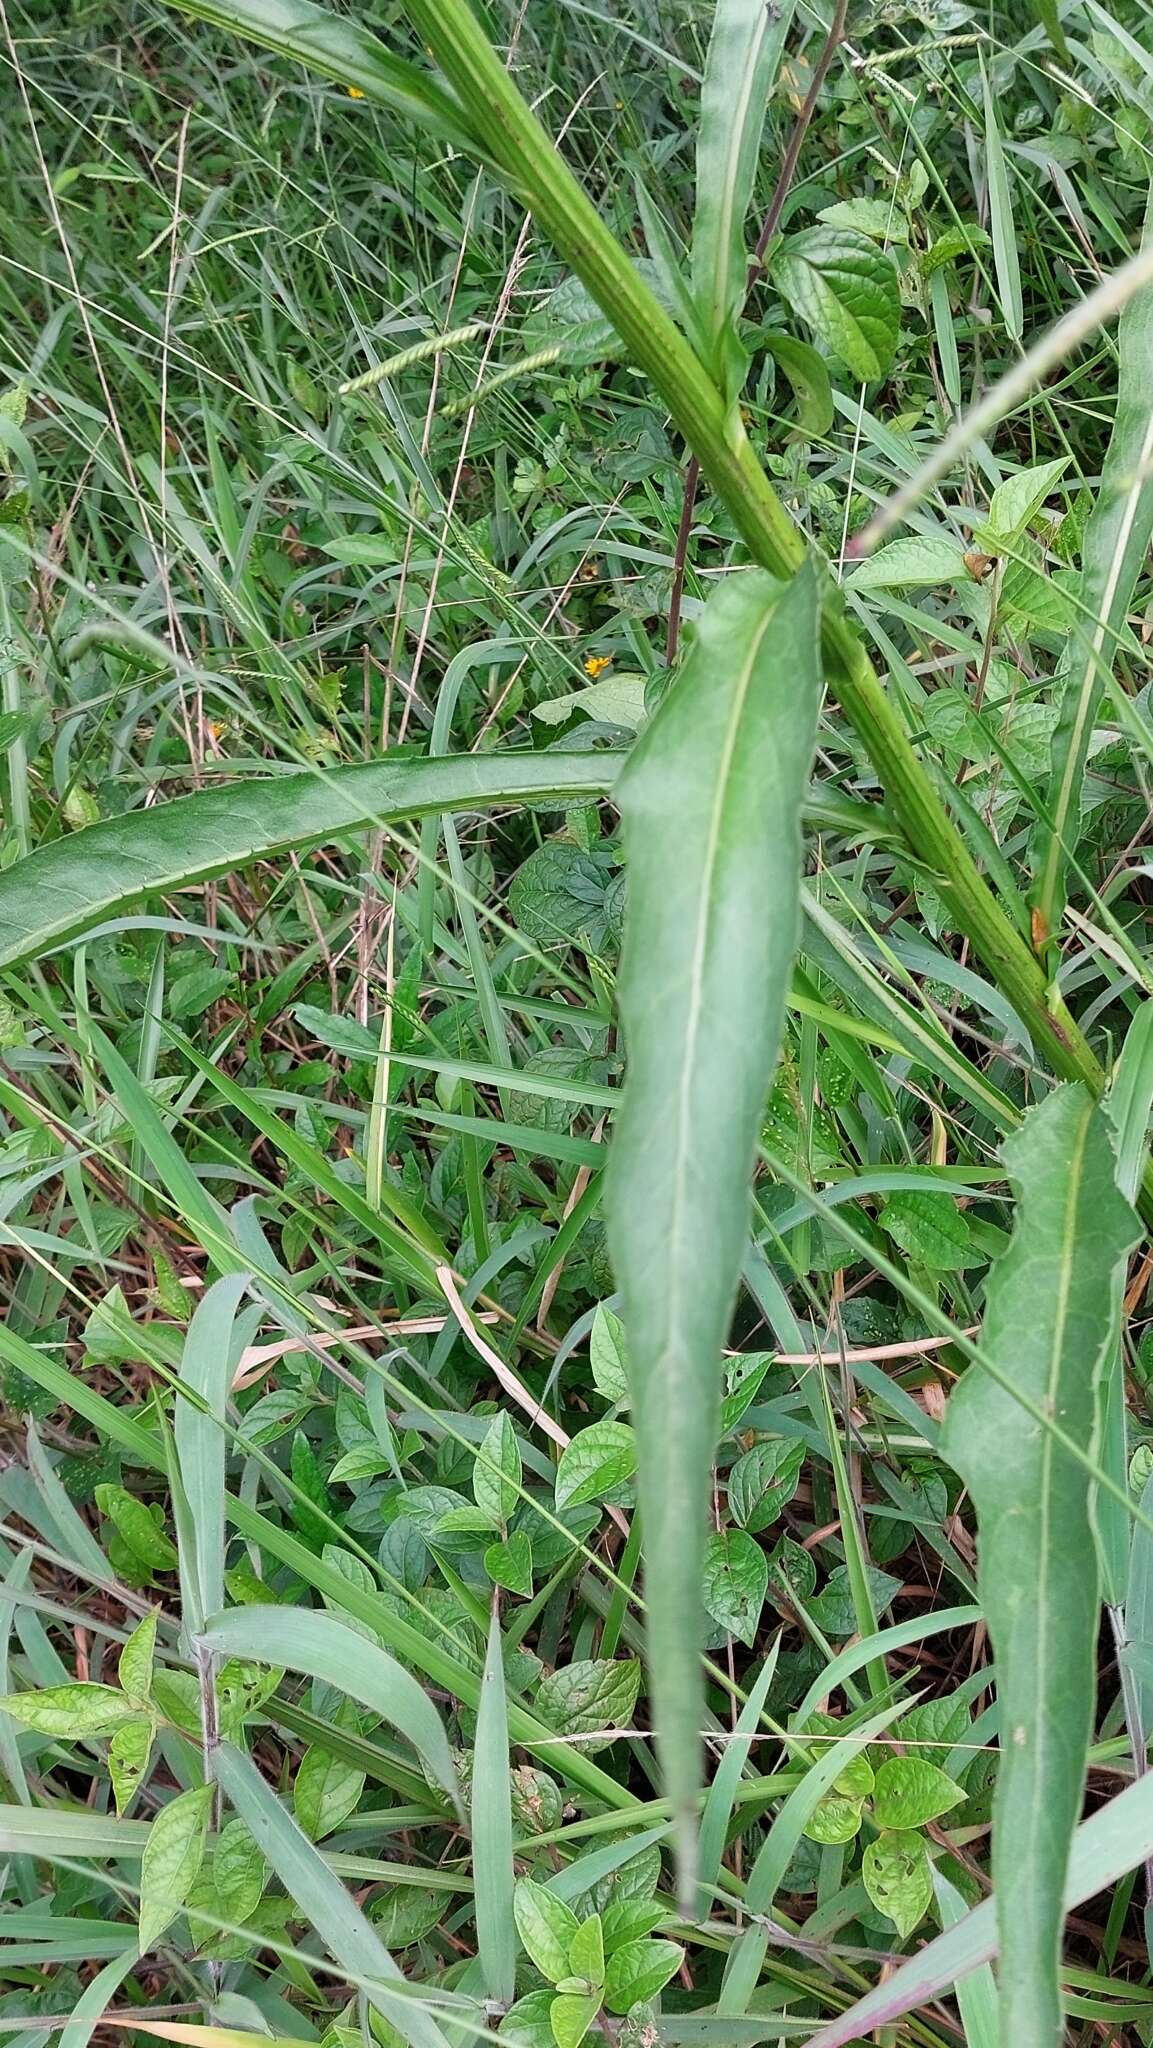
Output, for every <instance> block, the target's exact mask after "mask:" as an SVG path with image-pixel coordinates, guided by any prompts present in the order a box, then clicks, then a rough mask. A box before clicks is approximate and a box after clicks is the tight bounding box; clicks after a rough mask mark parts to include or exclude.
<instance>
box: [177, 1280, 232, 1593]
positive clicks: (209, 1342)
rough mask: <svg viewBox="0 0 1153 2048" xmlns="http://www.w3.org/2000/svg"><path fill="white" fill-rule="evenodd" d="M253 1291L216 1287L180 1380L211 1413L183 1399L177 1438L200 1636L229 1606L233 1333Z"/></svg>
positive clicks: (186, 1574)
mask: <svg viewBox="0 0 1153 2048" xmlns="http://www.w3.org/2000/svg"><path fill="white" fill-rule="evenodd" d="M247 1286H248V1275H247V1274H246V1273H227V1274H225V1275H224V1277H223V1278H222V1279H220V1280H217V1281H214V1282H213V1284H212V1286H211V1287H209V1288H208V1289H207V1291H206V1292H205V1294H204V1296H203V1298H202V1299H201V1301H200V1302H199V1303H198V1304H197V1308H196V1313H195V1315H194V1316H193V1318H192V1321H191V1322H190V1324H189V1326H188V1336H187V1337H186V1339H185V1343H184V1356H183V1358H182V1360H181V1363H180V1377H181V1381H182V1383H183V1384H184V1385H186V1386H188V1387H190V1388H191V1390H192V1392H193V1393H194V1394H199V1395H200V1397H201V1399H202V1400H203V1402H204V1404H205V1406H204V1408H200V1407H196V1406H194V1404H193V1403H192V1402H191V1401H188V1400H184V1399H182V1398H181V1397H180V1395H179V1394H178V1395H177V1398H176V1413H175V1415H174V1417H173V1436H174V1437H175V1441H176V1455H177V1459H178V1461H179V1469H180V1475H181V1479H182V1481H183V1486H184V1492H185V1495H186V1497H187V1500H188V1506H189V1509H190V1510H191V1515H190V1525H191V1528H192V1530H193V1532H194V1539H193V1540H194V1555H193V1556H191V1557H185V1555H184V1552H183V1548H182V1549H181V1557H180V1576H181V1582H182V1604H183V1611H184V1620H185V1626H186V1627H187V1628H188V1629H189V1630H190V1631H195V1630H196V1629H197V1628H200V1627H202V1626H203V1624H204V1620H205V1618H206V1616H207V1615H209V1614H216V1613H218V1612H219V1610H220V1609H221V1608H222V1607H223V1605H224V1548H225V1537H224V1520H225V1518H224V1467H225V1458H226V1454H227V1441H226V1438H225V1433H224V1420H225V1411H226V1407H227V1402H228V1393H229V1389H230V1387H231V1385H232V1371H233V1346H232V1327H233V1324H234V1323H235V1321H236V1311H237V1309H238V1308H239V1306H240V1302H241V1299H242V1297H243V1295H244V1292H245V1289H246V1288H247Z"/></svg>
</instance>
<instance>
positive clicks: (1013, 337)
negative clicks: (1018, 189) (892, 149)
mask: <svg viewBox="0 0 1153 2048" xmlns="http://www.w3.org/2000/svg"><path fill="white" fill-rule="evenodd" d="M981 85H982V87H983V89H984V95H985V164H986V168H987V171H988V177H989V226H990V228H991V229H992V234H993V268H994V270H995V271H996V274H997V291H998V294H999V296H1000V300H1001V313H1002V316H1003V318H1004V321H1005V331H1006V333H1007V334H1008V336H1009V339H1010V341H1020V339H1021V336H1022V335H1023V334H1024V332H1025V307H1024V301H1023V299H1022V297H1021V265H1020V262H1019V260H1018V256H1017V233H1016V229H1015V227H1014V225H1013V194H1012V191H1011V190H1010V186H1009V173H1008V170H1007V169H1006V166H1005V151H1004V147H1003V145H1002V142H1001V128H1000V124H999V122H998V120H997V109H996V107H995V106H994V104H993V95H992V92H991V91H990V88H989V76H988V73H987V72H986V70H985V67H984V65H982V67H981Z"/></svg>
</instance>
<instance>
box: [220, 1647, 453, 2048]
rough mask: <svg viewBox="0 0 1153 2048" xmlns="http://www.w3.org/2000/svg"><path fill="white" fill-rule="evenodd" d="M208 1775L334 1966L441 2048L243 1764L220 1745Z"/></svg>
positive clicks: (286, 1817)
mask: <svg viewBox="0 0 1153 2048" xmlns="http://www.w3.org/2000/svg"><path fill="white" fill-rule="evenodd" d="M248 1611H249V1613H251V1611H252V1610H251V1609H249V1610H248ZM216 1775H217V1777H218V1778H219V1780H220V1783H221V1785H222V1786H223V1788H224V1791H225V1793H226V1794H227V1797H228V1799H229V1801H230V1803H231V1805H232V1807H233V1809H234V1810H235V1812H237V1813H238V1814H239V1815H240V1818H241V1820H243V1821H244V1822H245V1824H246V1826H247V1828H248V1830H249V1833H250V1834H251V1835H252V1836H253V1837H254V1838H255V1840H256V1841H257V1842H258V1843H259V1844H260V1847H261V1849H262V1850H263V1851H264V1854H265V1856H266V1857H267V1858H268V1861H269V1862H270V1864H271V1865H272V1868H273V1869H274V1870H275V1872H276V1875H277V1876H278V1878H279V1879H280V1881H281V1883H282V1885H283V1886H284V1888H285V1890H286V1891H287V1892H288V1893H289V1894H290V1896H291V1897H292V1898H294V1899H295V1900H296V1903H297V1905H298V1906H299V1907H300V1909H301V1911H302V1912H304V1913H306V1914H307V1915H308V1918H309V1920H310V1921H311V1922H312V1925H313V1927H314V1928H315V1929H316V1932H317V1933H318V1934H319V1936H320V1938H321V1940H322V1941H323V1942H324V1944H325V1946H326V1948H328V1949H330V1950H331V1951H332V1954H333V1955H334V1956H335V1958H336V1960H337V1962H338V1963H340V1964H341V1965H342V1967H343V1968H344V1969H346V1970H347V1971H348V1973H349V1975H350V1976H351V1977H353V1978H354V1979H357V1980H359V1981H360V1982H361V1983H363V1984H364V1987H365V1990H366V1993H367V1996H368V1998H369V2000H370V2002H371V2003H372V2004H373V2005H374V2006H375V2007H376V2009H377V2011H378V2012H381V2013H383V2014H384V2017H385V2018H386V2019H388V2020H391V2021H392V2024H393V2026H394V2027H395V2028H396V2030H397V2032H398V2033H399V2034H400V2035H401V2037H402V2039H403V2040H405V2041H407V2042H408V2043H409V2048H445V2037H444V2035H443V2034H442V2032H441V2030H440V2028H439V2027H438V2026H437V2024H436V2021H435V2020H434V2019H433V2018H432V2016H431V2014H429V2013H427V2012H424V2011H422V2009H421V2005H420V2000H419V1996H418V1995H417V1994H416V1993H414V1994H413V1995H412V1996H406V1995H405V1994H404V1993H401V1994H399V1995H395V1994H394V1995H390V1994H389V1992H388V1991H387V1990H386V1989H385V1988H384V1987H385V1986H386V1985H388V1984H389V1983H390V1982H391V1983H398V1982H399V1983H401V1984H403V1983H404V1979H403V1977H402V1976H401V1973H400V1971H399V1970H398V1968H397V1966H396V1964H395V1963H394V1962H393V1959H392V1957H391V1956H390V1954H389V1952H388V1950H387V1949H386V1948H385V1946H384V1943H383V1942H382V1941H381V1939H380V1936H379V1935H378V1934H377V1932H376V1930H375V1928H373V1927H372V1926H371V1925H370V1923H369V1922H368V1921H367V1920H366V1919H365V1917H364V1914H363V1913H362V1912H361V1910H360V1908H359V1906H358V1905H356V1904H355V1902H354V1901H353V1900H352V1899H351V1898H350V1897H349V1895H348V1893H347V1892H346V1891H345V1889H344V1886H343V1885H342V1884H341V1882H340V1879H339V1878H338V1877H334V1876H333V1874H332V1872H331V1870H329V1868H328V1865H327V1864H326V1863H325V1861H324V1859H323V1857H322V1856H321V1855H320V1852H319V1850H317V1849H314V1848H313V1846H312V1843H311V1842H310V1841H309V1839H308V1836H307V1835H306V1834H305V1833H304V1832H303V1830H302V1829H300V1828H299V1827H298V1826H297V1824H296V1822H295V1821H294V1820H293V1818H292V1816H291V1814H290V1813H288V1812H287V1811H286V1810H285V1808H284V1807H283V1806H282V1805H281V1803H280V1801H279V1799H278V1798H277V1796H276V1794H275V1792H273V1791H272V1790H271V1788H270V1787H269V1786H268V1785H266V1784H265V1782H264V1779H263V1778H262V1777H261V1775H260V1772H259V1771H258V1770H257V1768H256V1765H255V1764H254V1763H253V1762H252V1760H251V1758H249V1757H247V1756H245V1755H244V1753H243V1751H242V1750H239V1749H234V1748H233V1746H232V1744H231V1743H228V1742H223V1743H221V1745H220V1748H219V1749H218V1750H217V1752H216Z"/></svg>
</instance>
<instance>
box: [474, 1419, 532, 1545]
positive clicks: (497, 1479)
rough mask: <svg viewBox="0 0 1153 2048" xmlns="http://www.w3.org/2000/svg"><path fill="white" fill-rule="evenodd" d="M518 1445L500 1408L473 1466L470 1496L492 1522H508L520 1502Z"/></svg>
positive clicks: (486, 1432) (513, 1431)
mask: <svg viewBox="0 0 1153 2048" xmlns="http://www.w3.org/2000/svg"><path fill="white" fill-rule="evenodd" d="M522 1469H523V1468H522V1465H521V1456H520V1446H519V1445H518V1443H517V1440H516V1431H515V1430H514V1429H513V1426H512V1423H511V1422H510V1421H509V1419H508V1416H507V1415H506V1414H505V1413H504V1410H503V1409H502V1410H501V1412H500V1414H499V1415H494V1417H493V1419H492V1421H491V1423H490V1424H489V1427H488V1429H487V1430H486V1431H485V1434H484V1438H483V1441H482V1443H481V1445H480V1448H479V1450H478V1451H477V1454H476V1461H475V1463H474V1465H473V1468H472V1495H473V1499H474V1500H475V1502H476V1504H477V1507H478V1508H480V1509H481V1510H482V1511H483V1512H484V1513H486V1514H488V1515H489V1516H491V1518H492V1520H493V1521H495V1522H507V1521H509V1520H510V1519H511V1518H512V1516H513V1515H514V1514H515V1513H516V1511H517V1508H518V1507H519V1505H520V1482H521V1473H522Z"/></svg>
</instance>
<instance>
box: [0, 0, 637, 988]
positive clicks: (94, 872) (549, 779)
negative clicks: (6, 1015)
mask: <svg viewBox="0 0 1153 2048" xmlns="http://www.w3.org/2000/svg"><path fill="white" fill-rule="evenodd" d="M313 11H315V12H319V11H320V10H319V9H316V10H313ZM325 19H326V21H327V22H328V23H329V25H330V27H336V28H339V27H341V26H342V24H341V23H339V22H338V21H336V19H335V17H333V16H326V17H325ZM621 758H622V757H621V756H620V755H613V754H452V755H448V756H446V757H445V758H444V759H443V760H435V761H414V760H411V759H408V760H391V761H390V760H388V759H387V758H386V759H384V760H381V761H377V762H373V763H372V764H371V765H369V766H367V767H363V768H337V769H332V770H324V771H321V770H314V771H312V772H311V773H309V774H307V775H285V776H278V777H276V778H270V779H267V780H263V779H262V780H261V781H258V782H238V783H230V784H229V785H228V787H227V788H226V789H210V790H205V791H203V792H202V793H201V794H200V795H198V796H182V797H176V798H174V799H173V801H172V802H171V803H166V804H157V805H155V806H154V807H153V808H152V809H151V810H146V811H131V812H129V813H128V815H127V816H126V817H121V818H108V819H105V821H104V822H103V823H102V824H100V825H89V826H88V827H87V828H86V829H85V830H84V831H83V832H72V833H69V835H68V836H67V838H64V839H56V840H53V841H52V843H51V844H50V845H48V846H42V847H40V848H39V849H38V851H37V852H36V853H32V854H29V856H28V858H27V859H26V860H21V861H17V862H16V863H15V865H14V866H12V867H10V868H6V869H5V870H4V872H3V873H2V874H0V967H16V966H19V964H20V963H21V961H24V960H31V959H38V958H39V957H40V956H41V954H43V953H45V952H47V951H48V950H49V949H50V948H51V947H52V946H56V945H60V944H61V943H62V942H63V941H64V940H65V939H69V938H73V937H75V935H76V934H77V932H82V931H85V930H87V929H89V928H90V927H91V926H92V925H94V924H97V923H99V922H100V921H101V920H102V919H104V918H107V917H111V916H113V915H114V914H115V913H116V912H118V911H121V910H123V909H124V908H125V907H126V905H128V904H130V903H135V902H137V901H138V900H139V899H140V898H141V897H142V896H148V895H155V894H157V893H159V892H160V891H162V890H163V891H166V890H169V889H183V888H186V887H188V886H189V885H190V884H191V883H193V882H204V881H207V880H209V879H210V878H211V877H212V876H213V875H224V874H229V873H231V872H232V870H233V869H235V868H239V867H243V866H244V864H245V862H246V861H252V860H257V859H260V858H262V857H264V856H267V855H269V854H276V853H287V852H288V851H290V850H291V849H292V848H294V847H300V846H310V845H315V844H317V843H318V842H319V841H321V840H326V839H333V838H336V837H338V836H339V835H340V834H341V833H342V832H356V831H360V830H363V829H365V828H366V827H368V826H371V825H380V824H386V823H388V821H389V820H390V819H397V818H416V817H420V816H422V815H423V814H424V813H425V812H426V811H454V810H477V809H482V808H484V807H485V806H487V805H490V804H503V803H508V802H515V801H516V800H517V799H522V798H532V799H534V800H537V799H540V798H542V797H547V796H557V797H563V798H565V799H566V800H567V799H568V798H570V797H574V796H603V795H604V794H605V793H606V792H607V791H608V790H610V789H611V788H612V785H613V779H614V776H615V774H616V771H617V768H618V767H619V765H620V761H621Z"/></svg>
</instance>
